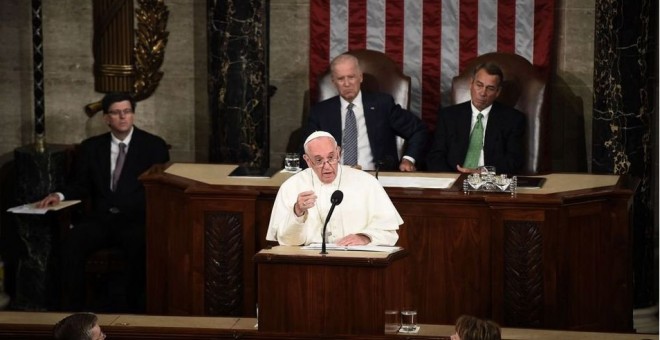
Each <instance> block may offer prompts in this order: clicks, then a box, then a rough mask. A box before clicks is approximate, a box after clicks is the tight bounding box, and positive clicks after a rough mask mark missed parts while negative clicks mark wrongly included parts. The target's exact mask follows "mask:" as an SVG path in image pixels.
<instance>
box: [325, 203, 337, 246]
mask: <svg viewBox="0 0 660 340" xmlns="http://www.w3.org/2000/svg"><path fill="white" fill-rule="evenodd" d="M335 205H336V204H334V203H333V204H332V205H331V206H330V212H328V216H326V218H325V223H324V224H323V235H321V238H322V243H321V254H322V255H326V254H328V252H327V250H326V249H325V232H326V228H327V227H328V222H329V221H330V215H332V211H333V210H335Z"/></svg>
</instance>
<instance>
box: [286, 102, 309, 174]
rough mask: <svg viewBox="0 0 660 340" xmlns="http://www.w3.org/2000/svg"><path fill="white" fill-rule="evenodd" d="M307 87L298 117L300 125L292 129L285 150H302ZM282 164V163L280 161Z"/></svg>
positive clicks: (307, 110) (307, 107) (306, 111)
mask: <svg viewBox="0 0 660 340" xmlns="http://www.w3.org/2000/svg"><path fill="white" fill-rule="evenodd" d="M309 107H310V105H309V89H308V90H306V91H305V95H304V96H303V102H302V110H301V111H302V115H301V117H300V126H299V127H298V128H297V129H295V130H293V132H291V134H290V135H289V142H288V143H287V144H286V152H302V151H301V150H302V143H303V140H302V138H303V133H304V126H305V125H306V124H307V117H308V116H309ZM282 164H284V163H282Z"/></svg>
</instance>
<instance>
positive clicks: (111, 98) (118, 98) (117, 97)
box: [101, 92, 137, 113]
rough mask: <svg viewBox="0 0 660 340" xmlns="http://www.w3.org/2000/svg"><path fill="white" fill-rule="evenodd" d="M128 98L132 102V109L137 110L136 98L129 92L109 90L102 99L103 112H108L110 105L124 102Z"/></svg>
mask: <svg viewBox="0 0 660 340" xmlns="http://www.w3.org/2000/svg"><path fill="white" fill-rule="evenodd" d="M125 100H128V101H129V102H130V103H131V109H133V111H135V106H136V105H137V104H136V103H135V98H133V96H131V95H130V94H129V93H128V92H109V93H107V94H106V95H105V96H103V99H102V100H101V106H102V108H103V113H108V111H109V110H110V106H112V104H114V103H119V102H123V101H125Z"/></svg>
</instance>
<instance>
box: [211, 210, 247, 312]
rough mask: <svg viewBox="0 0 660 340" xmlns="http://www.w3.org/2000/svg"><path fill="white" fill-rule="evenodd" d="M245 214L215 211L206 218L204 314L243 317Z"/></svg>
mask: <svg viewBox="0 0 660 340" xmlns="http://www.w3.org/2000/svg"><path fill="white" fill-rule="evenodd" d="M242 238H243V215H242V214H241V213H237V212H212V213H206V214H205V215H204V248H205V252H204V254H205V258H204V272H205V278H206V279H205V280H204V313H205V315H221V316H240V315H242V313H243V310H242V304H243V294H244V292H243V271H242V264H243V242H242Z"/></svg>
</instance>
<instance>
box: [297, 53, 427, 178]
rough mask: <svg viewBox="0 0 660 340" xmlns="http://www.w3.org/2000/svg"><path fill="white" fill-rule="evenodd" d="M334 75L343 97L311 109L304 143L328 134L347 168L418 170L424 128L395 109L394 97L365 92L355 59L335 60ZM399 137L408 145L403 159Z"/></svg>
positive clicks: (407, 113) (352, 57)
mask: <svg viewBox="0 0 660 340" xmlns="http://www.w3.org/2000/svg"><path fill="white" fill-rule="evenodd" d="M330 71H331V77H332V82H333V84H334V85H335V87H336V88H337V91H338V92H339V95H338V96H335V97H332V98H330V99H327V100H324V101H322V102H320V103H318V104H316V105H314V106H313V107H312V108H311V110H310V114H309V119H308V122H307V126H306V128H305V133H304V136H303V137H304V138H303V139H305V138H307V136H309V135H310V134H312V133H313V132H314V131H327V132H329V133H330V134H332V136H333V137H334V138H335V140H337V142H338V143H339V145H340V146H341V148H342V150H343V152H342V154H343V156H342V164H344V165H350V166H356V167H359V168H361V169H363V170H374V169H376V168H377V167H378V168H380V169H382V170H395V169H398V170H401V171H415V170H416V164H417V163H416V162H418V161H420V160H422V158H423V154H424V150H425V147H426V142H427V140H428V130H427V127H426V124H424V123H423V122H422V121H421V119H419V118H418V117H417V116H415V115H414V114H412V113H411V112H410V111H408V110H404V109H403V108H401V106H400V105H398V104H396V103H395V102H394V99H393V98H392V96H390V95H388V94H384V93H367V92H362V91H361V90H360V84H362V80H363V76H362V71H361V70H360V65H359V62H358V59H357V58H356V57H355V56H352V55H350V54H342V55H339V56H337V57H336V58H334V59H333V60H332V62H331V63H330ZM397 136H399V137H402V138H403V139H405V140H406V149H405V150H404V153H403V157H402V158H401V159H399V156H398V153H397V145H396V137H397Z"/></svg>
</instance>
